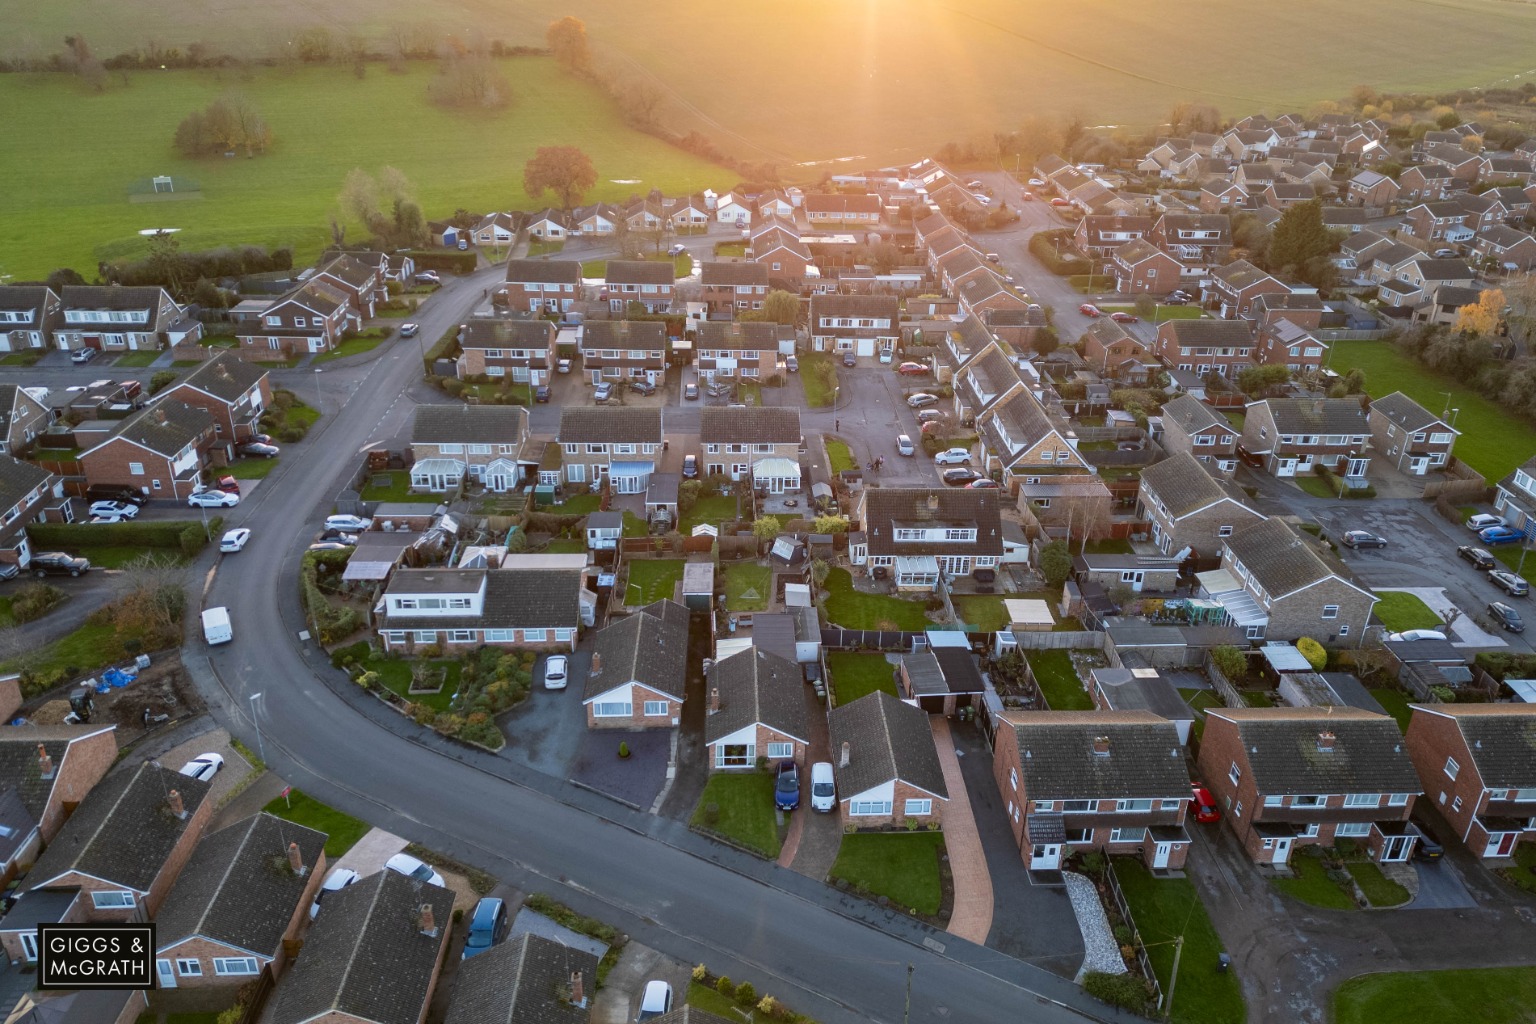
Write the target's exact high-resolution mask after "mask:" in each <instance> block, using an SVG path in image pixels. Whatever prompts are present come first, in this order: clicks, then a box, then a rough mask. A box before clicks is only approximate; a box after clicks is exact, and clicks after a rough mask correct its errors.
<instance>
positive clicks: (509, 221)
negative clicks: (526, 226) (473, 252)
mask: <svg viewBox="0 0 1536 1024" xmlns="http://www.w3.org/2000/svg"><path fill="white" fill-rule="evenodd" d="M469 237H470V238H471V239H473V241H474V244H475V245H480V246H485V247H486V248H488V249H492V248H494V249H509V248H511V246H512V243H513V242H515V241H517V215H516V214H513V213H488V214H486V215H485V216H484V217H481V218H480V221H479V223H477V224H476V225H475V226H474V227H472V228H470V229H469Z"/></svg>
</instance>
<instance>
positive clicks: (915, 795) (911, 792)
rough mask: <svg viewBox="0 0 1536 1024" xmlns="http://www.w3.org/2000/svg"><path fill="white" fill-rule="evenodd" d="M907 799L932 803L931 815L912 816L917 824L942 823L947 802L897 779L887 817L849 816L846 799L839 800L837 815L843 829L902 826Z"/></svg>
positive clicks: (872, 815) (904, 822) (904, 820)
mask: <svg viewBox="0 0 1536 1024" xmlns="http://www.w3.org/2000/svg"><path fill="white" fill-rule="evenodd" d="M909 799H911V800H932V801H933V813H932V814H928V815H914V816H913V817H914V818H915V819H916V820H917V821H918V822H919V823H921V824H922V825H924V826H926V825H927V824H928V822H930V821H936V822H939V823H941V824H942V823H943V821H944V805H945V804H947V803H949V801H948V800H941V799H939V798H938V797H936V796H934V795H933V794H932V793H928V792H925V791H924V790H921V789H918V788H917V787H916V786H912V785H908V784H907V783H905V782H902V781H901V780H899V779H898V780H897V781H896V785H895V795H894V797H893V798H892V800H891V813H890V815H889V816H886V815H874V814H859V815H850V814H849V813H848V801H847V800H846V799H841V800H839V801H838V813H839V814H840V815H841V816H842V820H843V825H844V827H846V826H848V825H850V824H851V825H853V826H854V827H855V828H861V829H866V828H882V827H884V826H888V825H898V826H904V825H906V823H907V815H906V814H905V813H903V808H905V807H906V801H907V800H909Z"/></svg>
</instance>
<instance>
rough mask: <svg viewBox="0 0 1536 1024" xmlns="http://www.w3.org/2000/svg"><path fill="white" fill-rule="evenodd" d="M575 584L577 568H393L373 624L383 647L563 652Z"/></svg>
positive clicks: (577, 619) (571, 627) (576, 595)
mask: <svg viewBox="0 0 1536 1024" xmlns="http://www.w3.org/2000/svg"><path fill="white" fill-rule="evenodd" d="M581 589H582V579H581V570H579V569H451V568H444V567H436V568H430V569H396V570H395V571H394V573H393V574H391V576H390V577H389V583H388V584H387V585H386V586H385V588H384V593H383V594H382V595H381V596H380V598H379V601H378V604H377V605H376V606H375V607H374V613H373V615H374V626H375V629H376V630H377V632H378V634H379V639H380V640H381V641H382V642H383V645H384V649H385V651H386V652H388V651H401V652H405V653H410V652H412V651H414V650H415V649H416V648H417V647H429V646H435V647H437V648H438V649H440V650H441V651H443V652H444V653H448V652H462V651H470V650H474V649H475V648H477V647H480V646H482V645H493V646H505V647H518V648H525V649H530V650H536V651H545V650H548V651H570V650H573V649H574V648H575V646H576V631H577V629H578V628H579V627H580V625H581V607H580V605H581V596H580V591H581Z"/></svg>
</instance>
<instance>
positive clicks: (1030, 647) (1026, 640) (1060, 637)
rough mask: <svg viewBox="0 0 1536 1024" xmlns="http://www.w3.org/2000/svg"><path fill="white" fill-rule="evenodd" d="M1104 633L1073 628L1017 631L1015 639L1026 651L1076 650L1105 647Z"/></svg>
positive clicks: (1100, 649) (1097, 649)
mask: <svg viewBox="0 0 1536 1024" xmlns="http://www.w3.org/2000/svg"><path fill="white" fill-rule="evenodd" d="M1105 635H1106V634H1104V633H1094V632H1089V631H1087V630H1081V631H1080V630H1073V631H1071V632H1066V633H1045V632H1039V633H1033V632H1015V633H1014V634H1013V639H1014V641H1015V642H1016V643H1017V644H1018V646H1019V648H1020V649H1022V650H1026V651H1063V650H1066V651H1074V650H1078V651H1080V650H1087V649H1093V650H1096V651H1102V650H1103V649H1104V637H1105Z"/></svg>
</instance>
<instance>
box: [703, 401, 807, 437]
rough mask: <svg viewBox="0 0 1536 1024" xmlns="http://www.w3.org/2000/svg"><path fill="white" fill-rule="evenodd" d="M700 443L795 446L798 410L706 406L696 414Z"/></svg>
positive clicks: (797, 430)
mask: <svg viewBox="0 0 1536 1024" xmlns="http://www.w3.org/2000/svg"><path fill="white" fill-rule="evenodd" d="M699 441H700V442H701V443H702V444H798V443H799V441H800V410H799V409H792V408H786V407H782V406H749V407H747V408H745V409H731V408H721V407H719V406H706V407H705V408H703V409H701V410H700V411H699Z"/></svg>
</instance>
